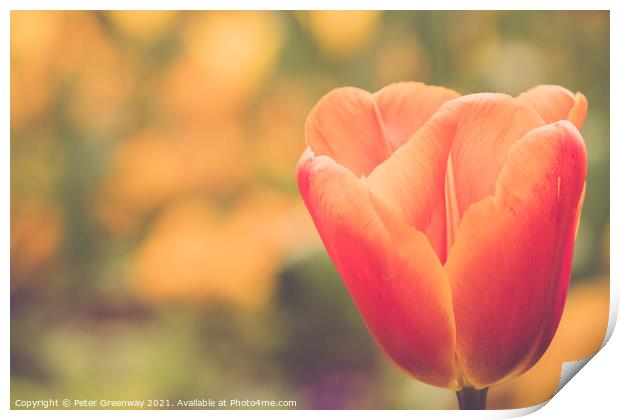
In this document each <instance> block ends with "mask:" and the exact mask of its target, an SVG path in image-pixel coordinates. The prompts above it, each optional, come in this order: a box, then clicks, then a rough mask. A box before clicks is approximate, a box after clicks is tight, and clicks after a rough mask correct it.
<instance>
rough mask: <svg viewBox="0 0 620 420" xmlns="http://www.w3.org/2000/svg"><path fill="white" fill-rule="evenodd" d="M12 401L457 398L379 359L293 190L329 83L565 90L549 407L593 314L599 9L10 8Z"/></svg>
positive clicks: (603, 54)
mask: <svg viewBox="0 0 620 420" xmlns="http://www.w3.org/2000/svg"><path fill="white" fill-rule="evenodd" d="M10 42H11V394H12V395H11V400H12V401H14V400H15V399H18V398H19V399H37V398H67V397H68V398H90V399H99V398H106V399H159V398H161V399H171V400H176V399H193V398H203V397H204V398H213V399H229V398H238V399H246V398H247V399H267V400H296V401H297V408H310V409H312V408H331V409H338V408H354V409H362V408H368V409H408V408H426V409H432V408H455V407H456V398H455V397H454V395H453V393H452V392H450V391H447V390H443V389H439V388H434V387H432V386H428V385H425V384H422V383H420V382H417V381H416V380H414V379H411V378H410V377H408V376H407V375H406V374H404V373H403V372H401V371H400V370H398V369H397V368H396V367H394V366H393V365H392V364H391V363H390V362H389V361H387V360H386V358H385V357H384V356H383V355H382V354H381V353H380V352H379V351H378V349H377V348H376V347H375V345H374V344H373V342H372V340H371V338H370V337H369V335H368V333H367V331H366V329H365V327H364V325H363V322H362V320H361V318H360V316H359V315H358V313H357V312H356V310H355V308H354V306H353V304H352V302H351V300H350V298H349V296H348V293H347V291H346V289H345V288H344V286H343V284H342V283H341V281H340V279H339V277H338V275H337V273H336V272H335V270H334V268H333V266H332V264H331V262H330V260H329V259H328V257H327V255H326V253H325V251H324V249H323V247H322V245H321V243H320V239H319V238H318V234H317V233H316V231H315V229H314V226H313V225H312V222H311V219H310V216H309V215H308V214H307V212H306V211H305V208H304V207H303V205H302V203H301V200H300V198H299V196H298V193H297V187H296V183H295V176H294V173H295V165H296V162H297V160H298V158H299V156H300V154H301V153H302V151H303V149H304V121H305V117H306V115H307V113H308V111H309V110H310V109H311V107H312V106H313V104H314V103H315V102H316V101H317V100H318V99H319V98H320V97H321V96H322V95H323V94H324V93H326V92H327V91H328V90H330V89H332V88H334V87H337V86H342V85H355V86H359V87H361V88H363V89H366V90H370V91H374V90H378V89H379V88H381V87H383V86H384V85H386V84H389V83H392V82H396V81H401V80H418V81H424V82H426V83H430V84H439V85H444V86H447V87H450V88H453V89H456V90H458V91H460V92H461V93H463V94H466V93H473V92H478V91H501V92H506V93H510V94H513V95H516V94H518V93H519V92H521V91H523V90H526V89H528V88H530V87H533V86H535V85H537V84H541V83H552V84H560V85H563V86H565V87H567V88H568V89H570V90H573V91H581V92H583V93H584V94H585V95H586V96H587V98H588V100H589V103H590V112H589V115H588V119H587V121H586V123H585V126H584V127H583V130H582V132H583V136H584V138H585V139H586V142H587V147H588V159H589V162H588V165H589V168H588V184H587V185H588V190H587V195H586V201H585V205H584V209H583V216H582V220H581V225H580V231H579V237H578V241H577V246H576V251H575V257H574V268H573V278H572V282H573V285H572V287H571V291H570V296H569V300H568V303H567V306H566V310H565V315H564V317H563V319H562V323H561V326H560V329H559V332H558V334H557V335H556V338H555V339H554V342H553V344H552V345H551V347H550V348H549V350H548V352H547V353H546V354H545V356H544V357H543V359H542V360H541V362H540V363H539V364H538V365H536V366H535V367H534V368H533V369H532V370H531V371H529V372H528V373H527V374H526V375H524V376H522V377H521V378H519V379H518V380H516V381H514V382H511V383H508V384H505V385H502V386H499V387H497V388H494V389H492V390H491V391H490V393H489V399H490V401H489V406H490V407H491V408H507V407H523V406H528V405H532V404H537V403H540V402H542V401H545V400H546V399H548V398H549V397H550V396H551V395H552V394H553V392H554V390H555V388H556V385H557V383H558V380H559V374H560V367H561V366H560V363H561V362H562V361H565V360H574V359H578V358H582V357H585V356H587V355H590V354H592V353H593V352H595V351H596V350H597V349H598V348H599V346H600V344H601V342H602V339H603V336H604V333H605V329H606V327H607V316H608V283H609V14H608V13H607V12H562V11H558V12H542V11H538V12H430V11H429V12H372V11H365V12H358V11H349V12H337V11H314V12H168V11H149V12H131V11H124V12H54V11H45V12H37V11H13V12H12V13H11V41H10Z"/></svg>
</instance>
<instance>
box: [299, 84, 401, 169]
mask: <svg viewBox="0 0 620 420" xmlns="http://www.w3.org/2000/svg"><path fill="white" fill-rule="evenodd" d="M306 142H307V143H308V145H309V146H310V147H311V148H312V150H314V153H316V155H317V156H319V155H327V156H330V157H331V158H332V159H334V160H335V161H336V162H338V163H339V164H341V165H343V166H345V167H347V168H348V169H350V170H351V171H353V172H354V173H355V174H356V175H367V174H369V173H370V172H371V171H372V170H373V169H374V168H375V166H377V165H378V164H379V163H381V162H383V161H384V160H385V159H386V158H387V157H388V156H390V154H391V153H392V146H391V144H390V142H389V141H388V140H387V137H386V135H385V132H384V128H383V123H382V121H381V116H380V115H379V111H378V109H377V104H376V103H375V100H374V97H373V95H372V94H371V93H369V92H366V91H364V90H362V89H358V88H354V87H343V88H338V89H334V90H332V91H331V92H329V93H328V94H327V95H325V96H324V97H323V98H321V100H320V101H319V102H318V103H317V104H316V105H315V107H314V108H313V109H312V111H311V112H310V114H309V115H308V119H307V121H306Z"/></svg>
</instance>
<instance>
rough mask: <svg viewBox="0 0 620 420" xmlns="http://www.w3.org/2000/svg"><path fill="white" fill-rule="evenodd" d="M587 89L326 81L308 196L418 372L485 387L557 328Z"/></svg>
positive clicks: (391, 340) (394, 352)
mask: <svg viewBox="0 0 620 420" xmlns="http://www.w3.org/2000/svg"><path fill="white" fill-rule="evenodd" d="M586 113H587V100H586V98H585V97H584V96H583V95H581V94H579V93H577V94H573V93H572V92H570V91H568V90H566V89H564V88H561V87H558V86H538V87H535V88H533V89H531V90H529V91H527V92H525V93H522V94H521V95H519V96H517V97H511V96H508V95H504V94H495V93H480V94H472V95H466V96H460V95H459V94H458V93H456V92H455V91H452V90H450V89H446V88H442V87H436V86H427V85H424V84H421V83H414V82H403V83H397V84H393V85H389V86H387V87H385V88H383V89H381V90H380V91H378V92H375V93H369V92H366V91H364V90H361V89H357V88H352V87H344V88H338V89H335V90H333V91H332V92H330V93H328V94H327V95H325V96H324V97H323V98H322V99H321V100H320V101H319V102H318V103H317V104H316V106H315V107H314V109H313V110H312V111H311V112H310V114H309V116H308V119H307V123H306V142H307V145H308V147H307V149H306V151H305V152H304V153H303V155H302V156H301V159H300V160H299V163H298V166H297V180H298V185H299V190H300V192H301V195H302V197H303V200H304V202H305V204H306V207H307V208H308V211H309V212H310V215H311V216H312V219H313V221H314V224H315V226H316V228H317V230H318V232H319V234H320V236H321V239H322V240H323V243H324V245H325V248H326V249H327V252H328V253H329V255H330V257H331V259H332V261H333V263H334V265H335V267H336V269H337V271H338V273H339V274H340V276H341V278H342V280H343V281H344V283H345V284H346V286H347V288H348V290H349V292H350V294H351V296H352V298H353V300H354V302H355V304H356V306H357V308H358V310H359V312H360V314H361V316H362V317H363V319H364V322H365V323H366V326H367V327H368V330H369V331H370V333H371V335H372V336H373V338H374V339H375V341H376V343H377V344H378V345H379V346H380V348H381V349H382V350H383V352H384V353H385V354H386V355H388V357H389V358H391V359H392V360H393V361H394V362H395V363H396V364H397V365H398V366H400V367H401V368H402V369H404V370H405V371H407V372H408V373H409V374H411V375H412V376H413V377H415V378H417V379H419V380H421V381H424V382H426V383H429V384H432V385H436V386H440V387H445V388H450V389H453V390H455V391H459V390H461V389H464V388H466V389H471V388H473V389H485V388H487V387H489V386H491V385H494V384H497V383H500V382H503V381H507V380H509V379H511V378H514V377H515V376H518V375H520V374H521V373H523V372H525V371H526V370H527V369H529V368H530V367H531V366H532V365H533V364H534V363H536V361H537V360H538V359H539V358H540V357H541V356H542V354H543V353H544V352H545V350H546V348H547V347H548V345H549V343H550V341H551V339H552V338H553V335H554V333H555V331H556V329H557V326H558V323H559V320H560V317H561V315H562V310H563V307H564V302H565V299H566V294H567V290H568V285H569V278H570V270H571V260H572V255H573V246H574V242H575V235H576V230H577V225H578V221H579V215H580V212H581V205H582V203H583V197H584V192H585V178H586V149H585V144H584V141H583V139H582V137H581V135H580V133H579V131H578V128H580V127H581V125H582V123H583V121H584V119H585V116H586Z"/></svg>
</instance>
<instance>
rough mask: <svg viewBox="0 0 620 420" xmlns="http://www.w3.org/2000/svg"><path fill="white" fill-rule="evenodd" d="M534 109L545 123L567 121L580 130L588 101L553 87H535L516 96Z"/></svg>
mask: <svg viewBox="0 0 620 420" xmlns="http://www.w3.org/2000/svg"><path fill="white" fill-rule="evenodd" d="M518 99H521V100H524V101H526V102H528V103H529V104H530V105H532V106H533V107H534V109H536V111H537V112H538V113H539V114H540V116H541V117H542V119H543V120H545V123H547V124H550V123H553V122H556V121H560V120H568V121H570V122H572V123H573V124H574V125H575V126H576V127H577V128H581V126H582V125H583V122H584V121H585V119H586V114H587V113H588V100H587V99H586V97H585V96H583V95H582V94H581V93H579V92H577V93H576V94H573V93H572V92H571V91H570V90H568V89H565V88H563V87H561V86H555V85H540V86H536V87H534V88H532V89H530V90H528V91H526V92H523V93H522V94H520V95H519V96H518Z"/></svg>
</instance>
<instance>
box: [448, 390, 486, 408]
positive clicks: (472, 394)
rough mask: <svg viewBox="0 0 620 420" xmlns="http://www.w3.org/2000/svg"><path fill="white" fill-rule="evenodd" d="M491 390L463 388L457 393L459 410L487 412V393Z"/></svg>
mask: <svg viewBox="0 0 620 420" xmlns="http://www.w3.org/2000/svg"><path fill="white" fill-rule="evenodd" d="M488 390H489V388H484V389H476V388H463V389H461V390H460V391H456V398H457V399H458V400H459V410H485V409H486V408H487V391H488Z"/></svg>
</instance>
